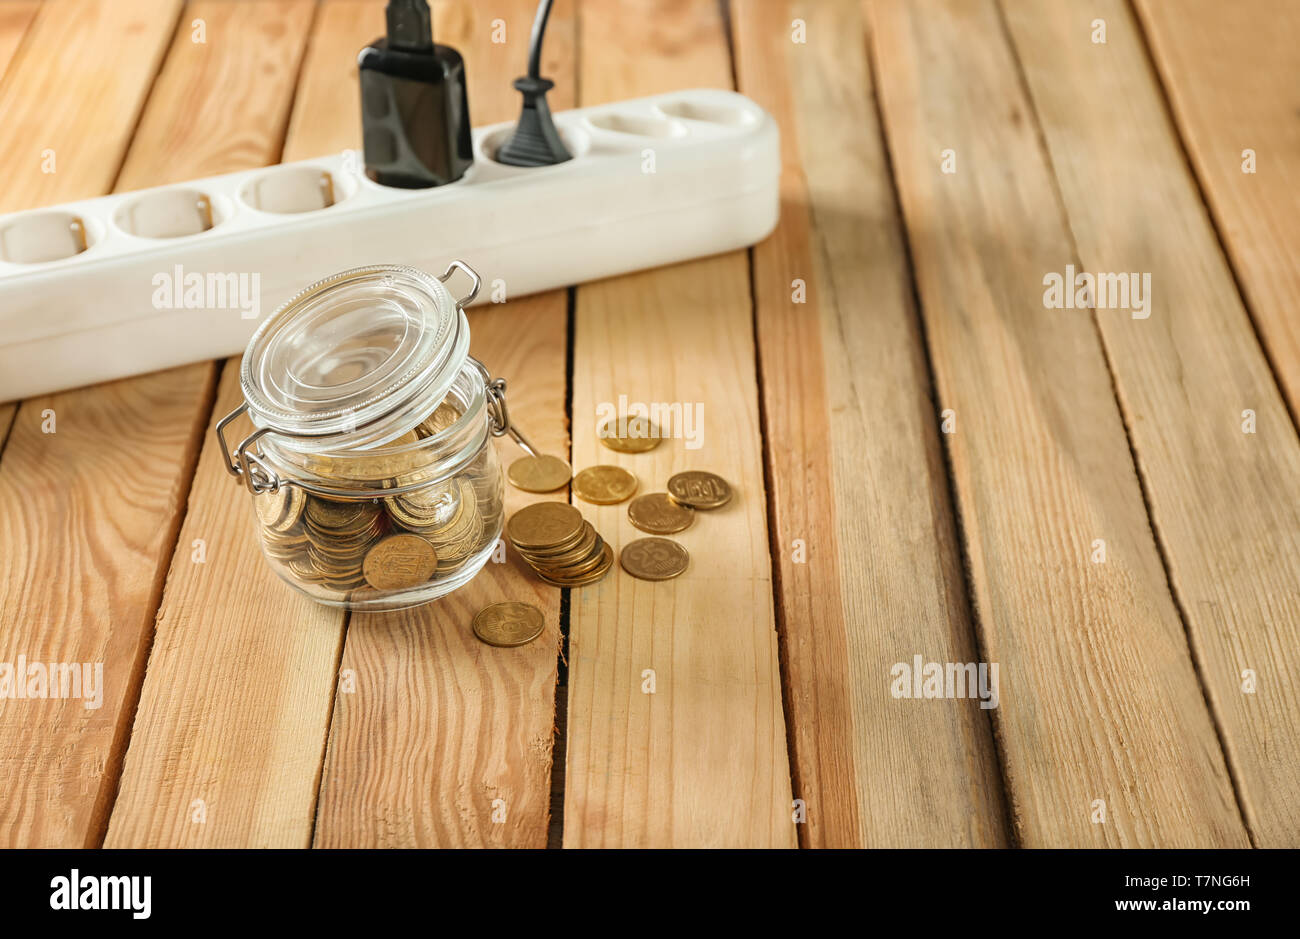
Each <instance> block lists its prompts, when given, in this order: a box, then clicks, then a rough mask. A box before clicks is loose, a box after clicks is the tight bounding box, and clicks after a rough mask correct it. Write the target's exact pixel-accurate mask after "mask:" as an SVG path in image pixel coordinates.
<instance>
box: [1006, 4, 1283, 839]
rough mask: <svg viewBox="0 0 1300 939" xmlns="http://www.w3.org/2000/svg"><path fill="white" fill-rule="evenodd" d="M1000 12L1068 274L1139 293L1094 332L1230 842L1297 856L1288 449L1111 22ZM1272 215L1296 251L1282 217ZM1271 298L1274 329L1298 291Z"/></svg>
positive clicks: (1265, 24) (1079, 7) (1118, 12)
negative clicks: (1064, 239)
mask: <svg viewBox="0 0 1300 939" xmlns="http://www.w3.org/2000/svg"><path fill="white" fill-rule="evenodd" d="M1085 6H1086V11H1087V14H1088V16H1098V17H1102V18H1104V19H1105V20H1106V22H1107V24H1108V35H1107V43H1106V45H1105V46H1099V45H1094V44H1093V43H1092V42H1091V41H1090V40H1089V36H1088V31H1087V30H1082V29H1080V28H1079V26H1078V23H1079V22H1080V21H1082V20H1084V19H1086V17H1084V15H1083V12H1084V8H1085ZM1006 9H1007V20H1008V24H1009V26H1010V30H1011V35H1012V36H1013V38H1014V40H1015V44H1016V48H1017V51H1018V53H1019V55H1020V58H1021V60H1022V61H1023V62H1024V66H1025V75H1026V79H1027V81H1028V86H1029V89H1030V92H1031V94H1032V95H1033V100H1034V105H1035V106H1036V108H1037V111H1038V114H1039V116H1040V121H1041V124H1042V127H1043V131H1044V134H1045V136H1046V141H1047V145H1048V147H1049V150H1050V153H1051V157H1052V162H1053V164H1054V165H1055V167H1056V175H1057V178H1058V179H1059V180H1060V185H1061V193H1062V196H1063V198H1064V201H1065V206H1066V209H1067V211H1068V213H1069V218H1070V224H1071V228H1072V230H1073V233H1074V239H1075V242H1076V243H1077V248H1078V254H1079V258H1080V260H1081V262H1082V269H1084V270H1088V271H1140V272H1143V273H1145V274H1149V275H1150V278H1151V297H1150V298H1149V301H1150V317H1149V318H1148V319H1142V320H1135V319H1133V318H1132V317H1131V316H1130V315H1129V313H1127V312H1125V311H1116V310H1099V311H1098V313H1097V320H1098V323H1099V324H1100V328H1101V333H1102V338H1103V339H1104V341H1105V345H1106V351H1107V353H1108V355H1109V358H1110V361H1111V364H1112V367H1113V370H1114V374H1115V384H1116V388H1117V390H1118V393H1119V398H1120V402H1121V404H1122V405H1123V408H1124V412H1125V415H1126V417H1127V423H1128V427H1129V432H1130V434H1131V436H1132V439H1133V446H1134V450H1135V452H1136V456H1137V461H1138V466H1139V468H1140V470H1141V472H1142V476H1143V478H1144V479H1145V482H1146V490H1147V495H1148V499H1149V501H1150V505H1151V518H1152V521H1153V523H1154V526H1155V530H1156V533H1157V535H1158V536H1159V539H1160V542H1161V543H1162V545H1163V547H1164V554H1165V557H1166V558H1167V559H1168V564H1169V569H1170V576H1171V580H1172V584H1173V588H1174V593H1175V595H1176V596H1177V597H1178V600H1179V602H1180V604H1181V607H1182V610H1183V615H1184V618H1185V619H1186V622H1187V628H1188V632H1189V634H1190V637H1191V640H1192V647H1193V649H1194V651H1195V653H1196V657H1197V661H1198V664H1199V666H1200V671H1201V675H1202V681H1203V682H1204V685H1205V689H1206V693H1207V694H1208V696H1209V699H1210V702H1211V704H1212V705H1213V709H1214V713H1215V715H1216V716H1217V718H1218V722H1219V725H1220V727H1221V728H1222V734H1223V738H1224V744H1225V746H1226V749H1227V754H1228V757H1229V764H1230V765H1231V767H1232V768H1233V770H1234V775H1235V778H1236V780H1237V788H1238V791H1239V798H1240V801H1241V804H1242V807H1243V808H1244V810H1245V813H1246V821H1247V824H1248V826H1249V828H1250V830H1251V832H1252V834H1253V835H1254V838H1255V842H1256V843H1257V844H1258V845H1260V846H1267V847H1296V846H1300V722H1298V721H1297V719H1296V715H1297V714H1300V442H1298V441H1297V439H1296V432H1295V428H1294V427H1293V425H1292V424H1291V421H1290V419H1289V417H1288V414H1287V411H1286V407H1285V405H1284V403H1283V399H1282V395H1281V393H1280V392H1279V391H1278V389H1277V387H1276V385H1275V384H1274V382H1273V377H1272V374H1271V373H1270V371H1269V367H1268V363H1267V362H1266V361H1265V359H1264V356H1263V354H1262V352H1261V350H1260V347H1259V342H1258V340H1257V338H1256V336H1255V333H1254V331H1253V329H1252V328H1251V324H1250V318H1249V316H1248V314H1247V312H1246V310H1245V309H1244V307H1243V305H1242V302H1241V298H1240V297H1239V295H1238V293H1237V288H1236V285H1235V284H1234V282H1233V279H1232V273H1231V271H1230V270H1229V269H1228V265H1227V262H1226V260H1225V259H1224V257H1223V254H1222V251H1221V249H1220V245H1219V243H1218V240H1217V239H1216V237H1215V232H1214V229H1213V226H1212V224H1211V222H1210V219H1209V217H1208V215H1207V213H1206V210H1205V206H1204V204H1203V203H1202V202H1201V199H1200V195H1199V193H1198V192H1197V188H1196V182H1195V180H1194V179H1193V178H1192V174H1191V172H1190V171H1189V170H1188V168H1187V166H1186V163H1185V161H1184V159H1183V154H1182V152H1181V151H1180V148H1179V144H1178V138H1177V131H1176V130H1175V128H1174V127H1173V125H1172V123H1171V121H1170V119H1169V115H1168V114H1167V113H1166V110H1165V106H1164V102H1163V101H1162V99H1161V95H1160V89H1159V86H1158V84H1157V82H1156V79H1155V76H1154V75H1153V73H1152V69H1151V65H1150V62H1149V61H1148V58H1147V55H1146V51H1145V50H1144V48H1143V46H1142V42H1141V34H1140V32H1139V29H1140V27H1139V25H1138V23H1137V21H1136V20H1135V19H1134V18H1133V16H1132V15H1131V13H1130V11H1129V7H1128V6H1127V5H1126V4H1125V3H1123V2H1120V0H1105V2H1101V3H1094V2H1093V0H1088V2H1087V3H1086V4H1075V5H1074V8H1073V15H1071V9H1070V5H1068V4H1056V5H1043V4H1035V3H1027V2H1019V0H1012V2H1009V3H1007V4H1006ZM1195 13H1196V11H1188V19H1189V20H1191V19H1195ZM1277 28H1278V24H1277V23H1273V22H1269V21H1268V20H1267V19H1264V18H1262V19H1260V20H1259V21H1258V22H1257V24H1256V27H1255V31H1256V32H1258V33H1260V34H1268V33H1272V31H1274V30H1275V29H1277ZM1292 38H1293V39H1294V36H1293V37H1292ZM1268 42H1269V41H1267V40H1263V44H1264V45H1266V46H1267V45H1268ZM1099 58H1100V59H1102V60H1103V61H1104V67H1102V68H1100V69H1099V68H1098V67H1097V66H1098V59H1099ZM1259 93H1260V90H1259V89H1255V90H1253V91H1252V92H1251V96H1254V95H1256V94H1259ZM1275 157H1276V158H1279V159H1283V158H1282V157H1281V154H1276V155H1275ZM1283 162H1284V159H1283ZM1298 166H1300V163H1296V162H1293V164H1292V166H1291V169H1290V172H1292V173H1295V171H1296V169H1297V167H1298ZM1281 172H1283V173H1286V172H1287V171H1286V170H1281ZM1293 179H1297V180H1300V177H1296V176H1293ZM1273 211H1276V212H1279V213H1281V214H1279V215H1278V216H1277V219H1278V222H1279V224H1280V225H1281V226H1282V227H1283V228H1286V227H1290V228H1291V229H1292V230H1293V231H1295V232H1296V233H1300V228H1297V227H1296V218H1295V217H1294V215H1293V214H1292V215H1287V214H1286V212H1285V207H1284V204H1278V205H1275V206H1273ZM1265 214H1267V213H1265ZM1168 232H1178V237H1177V239H1171V238H1169V237H1167V233H1168ZM1280 235H1281V232H1279V236H1280ZM1295 244H1296V243H1295V242H1294V241H1293V242H1292V249H1294V247H1295ZM1284 250H1285V249H1284ZM1289 273H1290V274H1292V275H1294V273H1295V272H1294V271H1291V272H1289ZM1274 286H1275V287H1276V288H1278V289H1284V285H1282V284H1280V283H1279V284H1276V285H1274ZM1269 289H1273V288H1269ZM1285 289H1287V290H1290V293H1289V295H1288V296H1286V299H1285V301H1284V304H1285V307H1286V310H1287V311H1288V315H1289V311H1291V310H1294V309H1295V306H1296V303H1297V302H1300V279H1296V278H1295V277H1294V276H1292V277H1291V279H1290V286H1289V287H1285ZM1282 296H1283V295H1282V294H1278V298H1279V299H1281V298H1282ZM1278 312H1280V311H1278ZM1246 410H1250V411H1252V412H1253V413H1254V420H1255V421H1256V428H1257V429H1256V431H1255V432H1254V433H1244V432H1243V420H1244V417H1243V412H1244V411H1246ZM1246 670H1250V671H1251V672H1253V673H1254V675H1255V676H1256V680H1257V688H1256V690H1255V691H1253V692H1251V693H1247V692H1245V691H1244V690H1243V683H1244V681H1245V676H1244V673H1245V672H1246Z"/></svg>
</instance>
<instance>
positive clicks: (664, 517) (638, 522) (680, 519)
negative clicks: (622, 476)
mask: <svg viewBox="0 0 1300 939" xmlns="http://www.w3.org/2000/svg"><path fill="white" fill-rule="evenodd" d="M627 517H628V519H629V520H630V521H631V522H632V524H633V525H635V526H636V527H637V528H639V529H641V530H642V531H644V532H649V533H650V534H652V535H671V534H673V532H678V531H682V530H683V529H686V528H689V527H690V525H691V522H692V521H694V520H695V510H694V509H692V508H688V507H686V506H684V505H678V504H677V503H676V502H674V501H673V500H672V499H670V498H669V497H668V493H666V492H651V493H648V494H647V495H644V496H637V497H636V498H635V499H633V500H632V501H631V503H630V504H629V505H628V507H627Z"/></svg>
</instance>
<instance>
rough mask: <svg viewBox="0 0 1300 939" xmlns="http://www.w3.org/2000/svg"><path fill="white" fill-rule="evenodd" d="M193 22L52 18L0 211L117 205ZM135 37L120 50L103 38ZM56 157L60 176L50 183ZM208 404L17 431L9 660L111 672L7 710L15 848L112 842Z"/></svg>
mask: <svg viewBox="0 0 1300 939" xmlns="http://www.w3.org/2000/svg"><path fill="white" fill-rule="evenodd" d="M178 10H179V4H178V3H175V2H134V3H123V2H119V3H113V4H109V3H107V2H104V3H83V4H67V3H50V4H46V5H45V6H44V8H43V9H42V11H41V12H40V14H39V15H38V16H37V18H36V21H35V22H34V23H33V25H32V27H31V29H30V31H29V33H28V34H27V37H26V39H25V41H24V42H23V44H22V46H21V47H20V49H19V52H18V54H17V56H16V58H15V59H14V61H13V63H12V64H11V67H10V69H9V71H8V72H7V73H6V77H5V81H4V85H3V88H0V113H2V114H4V115H5V123H6V133H5V135H4V136H3V137H0V167H2V168H3V170H4V172H3V173H0V207H2V208H3V209H4V210H14V209H21V208H28V207H31V206H34V205H39V204H41V203H43V202H47V201H54V202H57V201H62V200H66V199H74V198H79V197H82V196H90V195H99V194H102V193H103V192H105V191H107V190H108V188H109V187H110V186H111V185H112V181H113V178H114V177H115V176H116V174H117V171H118V168H119V166H120V164H121V160H122V154H123V152H124V151H125V149H126V144H127V141H128V140H129V139H130V136H131V131H132V129H133V128H134V126H135V122H136V118H137V115H138V114H139V111H140V108H141V106H142V104H143V102H144V100H145V97H146V96H147V94H148V91H149V87H150V83H151V81H152V79H153V75H154V72H155V70H156V68H157V66H158V63H159V62H160V61H161V59H162V56H163V52H164V50H165V49H166V46H167V41H168V38H169V37H170V35H171V30H172V24H173V23H174V21H175V18H176V13H177V11H178ZM119 32H120V33H121V38H120V41H118V42H116V43H114V44H112V45H111V46H109V47H108V48H107V49H106V48H105V47H104V45H103V37H104V35H106V34H115V33H119ZM90 61H93V62H94V63H95V64H94V65H88V64H87V62H90ZM46 150H49V151H52V155H53V160H54V162H53V164H50V163H48V162H47V163H46V164H45V165H46V167H47V168H51V167H52V168H53V170H54V172H50V173H42V172H41V164H42V159H43V156H42V153H43V151H46ZM46 156H49V154H46ZM209 396H210V389H206V388H186V387H183V383H182V382H180V381H179V379H178V376H177V375H175V374H172V373H169V374H163V375H160V376H156V377H155V378H154V380H153V381H152V382H150V383H148V384H145V385H132V384H129V383H124V382H118V383H113V384H109V385H103V386H100V387H99V388H96V389H94V390H93V392H85V393H79V392H71V393H67V394H60V395H52V396H46V397H43V398H39V399H34V400H31V401H27V402H25V403H24V404H23V405H22V406H21V407H20V408H18V410H17V415H16V417H14V418H13V420H12V426H11V427H10V428H9V433H8V438H7V439H8V442H7V444H6V446H5V452H4V459H3V462H2V463H0V557H3V558H4V559H5V564H4V567H3V570H0V661H4V662H8V663H14V662H15V661H16V657H17V656H18V655H24V656H26V657H27V659H28V661H31V662H34V661H42V662H59V663H73V662H78V663H91V664H92V672H91V674H92V675H93V674H94V672H93V663H102V665H103V679H102V683H100V684H99V685H98V689H97V693H98V704H99V706H98V707H97V708H86V707H85V703H87V702H85V701H83V700H75V699H46V700H32V699H26V700H12V699H5V700H3V701H0V784H2V785H0V843H3V844H5V845H15V846H16V845H32V846H35V845H40V846H51V847H53V846H59V847H80V846H83V845H86V844H93V843H97V842H98V839H99V837H100V833H101V832H102V829H103V824H104V819H105V817H106V814H107V807H108V804H109V802H110V801H111V798H112V791H113V786H114V784H115V782H116V775H117V766H118V763H119V761H120V755H121V749H122V743H123V740H124V737H125V734H126V731H127V728H128V727H129V722H130V715H131V708H132V706H133V703H134V701H135V694H136V690H137V689H138V687H139V675H140V671H141V669H142V666H143V658H144V655H145V651H146V648H147V638H148V636H149V627H150V624H151V623H152V619H153V611H154V608H155V605H156V603H157V595H158V590H159V588H160V586H161V578H160V577H159V576H158V559H159V558H160V556H161V555H162V554H163V553H164V552H166V551H169V550H170V549H171V544H172V540H173V537H174V535H175V528H174V526H173V525H172V524H171V523H170V522H169V519H170V518H171V517H172V515H173V513H174V509H175V506H176V503H177V500H178V498H179V497H180V493H183V492H184V487H185V485H186V483H187V480H188V475H189V467H190V466H191V465H192V462H193V454H194V452H195V451H194V439H195V437H196V436H197V433H198V428H197V427H195V426H193V424H192V422H187V418H191V417H192V414H193V412H194V409H195V407H196V406H197V404H198V402H200V401H203V400H206V399H207V398H208V397H209ZM48 412H53V416H52V419H53V422H54V423H53V424H52V425H51V424H50V423H49V421H50V419H51V416H50V414H49V413H48ZM11 413H12V412H11ZM156 420H162V421H166V422H168V423H166V425H165V426H163V427H161V428H158V427H155V426H154V424H153V422H154V421H156ZM48 430H53V431H54V432H53V433H46V431H48ZM141 467H147V470H142V469H141ZM83 691H84V689H83Z"/></svg>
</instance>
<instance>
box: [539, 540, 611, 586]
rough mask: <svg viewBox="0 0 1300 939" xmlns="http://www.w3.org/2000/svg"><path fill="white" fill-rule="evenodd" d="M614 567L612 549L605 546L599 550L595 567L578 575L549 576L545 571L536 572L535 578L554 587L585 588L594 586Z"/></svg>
mask: <svg viewBox="0 0 1300 939" xmlns="http://www.w3.org/2000/svg"><path fill="white" fill-rule="evenodd" d="M613 566H614V549H613V548H611V547H610V546H609V545H605V546H604V548H602V549H601V554H600V558H599V560H598V562H597V563H596V566H595V567H594V568H593V569H591V570H588V571H584V572H583V573H581V574H579V575H574V576H569V575H564V574H551V573H549V572H547V571H543V570H539V571H537V576H538V577H540V578H541V579H542V580H544V581H546V582H547V583H548V584H552V585H553V586H556V587H586V586H588V585H589V584H594V583H595V582H596V581H598V580H600V579H601V578H603V577H604V576H605V575H606V574H608V573H609V569H610V568H611V567H613Z"/></svg>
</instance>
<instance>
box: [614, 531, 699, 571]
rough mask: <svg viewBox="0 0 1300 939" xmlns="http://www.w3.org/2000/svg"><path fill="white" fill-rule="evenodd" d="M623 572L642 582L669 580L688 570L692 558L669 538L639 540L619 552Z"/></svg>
mask: <svg viewBox="0 0 1300 939" xmlns="http://www.w3.org/2000/svg"><path fill="white" fill-rule="evenodd" d="M618 560H619V563H620V564H622V565H623V570H625V571H627V572H628V573H629V574H631V575H632V576H633V577H639V578H640V579H641V580H668V579H669V578H671V577H676V576H677V575H678V574H680V573H681V572H682V571H684V570H686V565H687V564H689V563H690V560H691V556H690V555H689V554H688V553H687V552H686V549H685V548H683V547H682V546H681V545H679V544H678V543H677V542H675V541H669V540H668V539H667V538H638V539H637V540H636V541H633V542H632V543H631V544H628V545H624V547H623V550H622V551H620V552H619V556H618Z"/></svg>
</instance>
